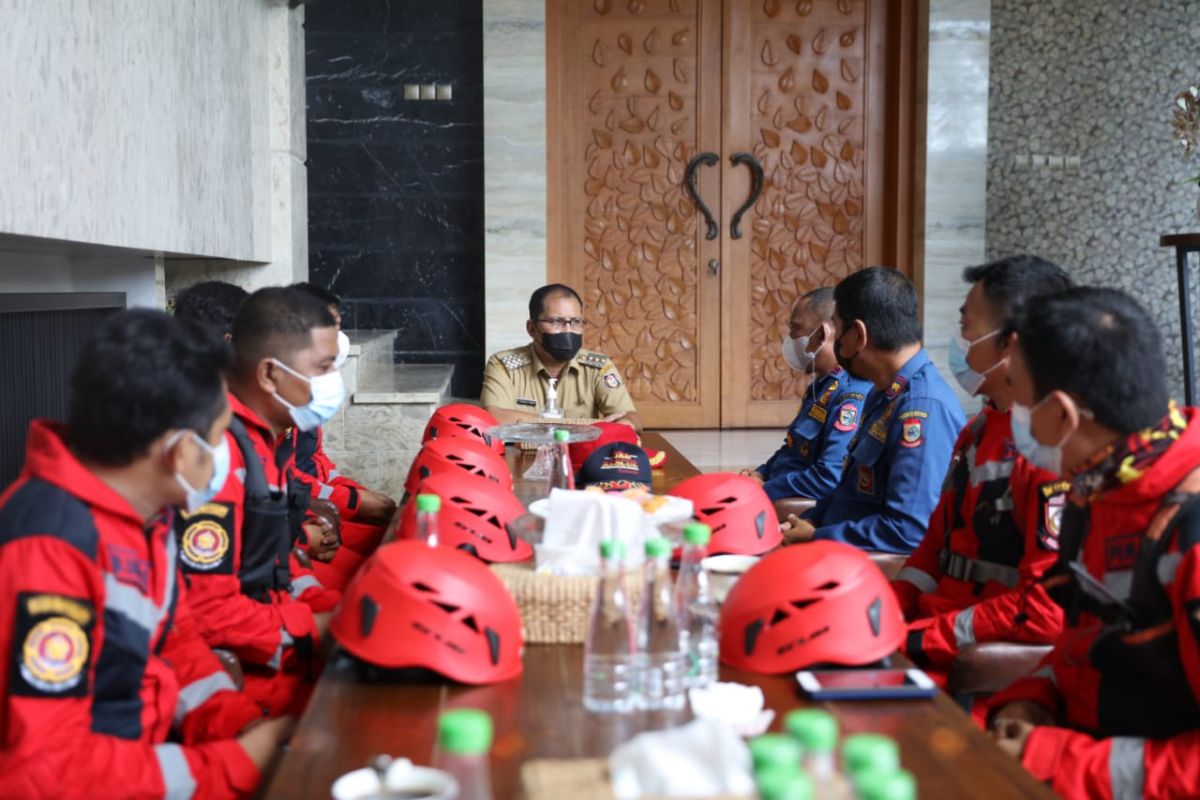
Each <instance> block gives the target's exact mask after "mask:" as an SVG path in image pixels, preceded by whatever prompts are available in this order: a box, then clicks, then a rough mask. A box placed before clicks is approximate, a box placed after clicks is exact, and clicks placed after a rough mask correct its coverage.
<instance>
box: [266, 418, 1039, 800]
mask: <svg viewBox="0 0 1200 800" xmlns="http://www.w3.org/2000/svg"><path fill="white" fill-rule="evenodd" d="M643 443H644V444H645V446H646V447H648V448H652V449H656V450H665V451H666V452H667V459H668V460H667V464H666V465H665V468H664V469H663V470H660V471H659V472H658V474H656V475H655V479H654V489H655V491H656V492H662V491H665V490H666V489H668V488H669V487H670V486H672V485H674V484H675V483H678V482H679V481H681V480H683V479H684V478H687V477H690V476H691V475H695V474H698V470H697V469H696V468H695V467H694V466H692V465H691V464H690V463H689V462H688V461H687V460H686V459H684V458H683V456H681V455H680V454H679V452H678V451H676V450H675V448H674V447H672V446H671V445H670V444H669V443H667V441H666V440H665V439H664V438H663V437H662V435H661V434H658V433H647V434H646V435H645V436H644V437H643ZM510 458H513V459H514V461H516V460H520V461H522V462H524V461H527V459H528V455H527V454H514V453H512V452H511V448H510ZM514 466H517V465H516V464H515V463H514ZM519 468H520V467H519V466H518V469H519ZM519 474H520V472H518V471H515V470H514V475H519ZM524 665H525V668H524V672H523V674H522V675H521V676H520V677H519V678H515V679H513V680H511V681H508V682H506V683H502V684H495V685H492V686H464V685H460V684H453V683H450V682H448V681H445V680H443V679H440V678H438V677H437V676H432V675H428V674H422V675H419V676H414V677H412V678H411V679H406V680H404V681H366V680H363V679H362V678H361V677H360V675H359V672H358V671H357V670H356V669H354V668H353V667H352V666H351V665H349V664H347V663H346V662H344V661H340V660H338V659H336V658H335V659H334V661H333V662H331V663H330V664H329V666H328V667H327V668H326V670H325V672H324V674H323V675H322V676H321V678H320V680H319V682H318V683H317V687H316V690H315V691H314V693H313V696H312V700H311V701H310V702H309V705H308V709H307V710H306V711H305V713H304V716H303V718H302V719H301V720H300V724H299V726H298V728H297V730H296V733H295V735H294V736H293V738H292V742H291V745H290V747H289V748H288V750H287V752H286V754H285V756H284V757H283V759H282V760H281V762H280V763H279V765H278V767H277V769H276V770H275V772H274V775H273V776H272V777H271V778H270V782H269V784H267V788H266V790H265V791H264V792H263V796H264V797H268V798H328V797H329V796H330V793H329V789H330V786H331V785H332V784H333V781H334V780H335V779H336V778H337V777H338V776H340V775H342V774H344V773H346V772H349V771H350V770H353V769H356V768H358V767H361V766H365V765H366V764H367V763H368V762H369V761H370V759H371V758H372V757H373V756H374V755H376V754H378V753H388V754H390V755H393V756H397V757H399V756H404V757H407V758H410V759H412V761H413V762H414V763H417V764H428V763H430V761H431V758H432V753H433V746H434V739H435V732H436V726H437V717H438V714H439V713H440V712H442V711H444V710H446V709H449V708H481V709H484V710H485V711H487V712H488V713H489V714H491V716H492V720H493V721H494V724H495V731H496V738H495V744H494V746H493V748H492V754H491V765H492V789H493V793H494V795H495V797H496V800H507V799H508V798H515V797H518V796H520V792H521V765H522V763H523V762H525V761H527V760H529V759H533V758H561V759H568V758H597V757H604V756H606V755H608V753H609V752H610V751H611V750H612V749H613V747H615V746H616V745H618V744H620V743H621V742H624V741H626V740H628V739H629V738H631V737H632V736H633V735H635V734H637V733H639V732H641V731H644V730H656V729H662V728H666V727H670V726H672V725H676V724H680V723H683V722H686V721H687V720H688V719H689V718H690V717H689V716H688V714H689V712H687V711H681V712H674V713H673V714H672V713H670V712H654V713H648V712H640V713H635V714H631V715H624V716H612V715H600V714H589V713H588V712H586V711H585V710H584V709H583V701H582V691H581V677H582V673H583V647H582V645H536V644H534V645H526V647H525V658H524ZM721 680H725V681H737V682H739V683H744V684H749V685H754V686H759V687H761V688H762V690H763V694H764V695H765V696H766V704H767V707H768V708H772V709H774V710H775V712H776V717H775V722H774V723H773V729H775V730H778V729H779V726H780V724H781V723H782V718H783V715H784V714H786V713H787V712H788V711H790V710H792V709H794V708H800V707H803V706H806V705H811V703H810V702H809V701H808V700H806V699H805V698H804V697H803V696H802V695H801V694H800V693H799V691H798V690H797V688H796V685H795V682H794V680H793V679H792V677H791V676H790V675H782V676H766V675H755V674H752V673H746V672H740V671H737V670H731V669H728V668H726V667H722V668H721ZM821 705H822V706H823V707H824V708H826V709H827V710H829V711H830V712H831V713H833V714H834V716H836V717H837V718H838V722H839V723H840V725H841V729H842V732H843V733H855V732H862V731H873V732H879V733H884V734H886V735H888V736H892V737H894V738H895V739H896V740H897V741H898V742H899V744H900V752H901V760H902V762H903V764H904V766H905V767H906V768H907V769H909V770H911V771H912V772H913V774H914V775H915V776H916V779H917V786H918V791H919V793H920V796H922V797H931V798H941V797H977V796H984V795H986V796H987V797H989V798H996V799H997V800H999V799H1000V798H1017V797H1053V796H1054V795H1053V794H1052V793H1051V792H1050V791H1049V790H1048V789H1047V788H1045V787H1044V786H1043V785H1042V784H1040V783H1038V782H1037V781H1035V780H1034V779H1033V778H1032V777H1030V775H1029V774H1028V773H1026V772H1025V770H1024V769H1023V768H1022V767H1021V766H1020V764H1018V763H1017V761H1016V760H1015V759H1013V758H1010V757H1009V756H1007V755H1005V754H1004V753H1002V752H1001V751H1000V750H999V748H997V747H996V746H995V745H993V744H992V742H991V740H990V739H989V738H988V737H987V736H986V735H985V734H984V733H983V732H982V731H980V730H979V729H978V728H977V727H976V726H975V725H974V723H972V722H971V720H970V719H969V718H968V717H967V716H966V715H965V714H964V713H963V712H962V710H961V709H960V708H959V707H958V706H957V705H956V704H955V703H954V701H953V700H951V699H950V698H949V697H948V696H946V695H944V694H939V695H938V696H937V697H936V698H935V699H934V700H933V701H932V702H930V701H920V700H918V701H903V702H869V703H866V702H856V703H824V704H821Z"/></svg>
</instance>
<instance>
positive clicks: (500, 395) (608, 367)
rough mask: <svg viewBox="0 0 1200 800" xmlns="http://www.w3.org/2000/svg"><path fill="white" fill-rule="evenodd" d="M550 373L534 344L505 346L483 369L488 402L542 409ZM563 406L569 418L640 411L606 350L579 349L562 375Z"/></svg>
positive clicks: (484, 397)
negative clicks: (604, 351)
mask: <svg viewBox="0 0 1200 800" xmlns="http://www.w3.org/2000/svg"><path fill="white" fill-rule="evenodd" d="M549 377H550V375H549V373H548V372H546V368H545V367H544V366H542V362H541V361H540V360H539V359H538V357H537V354H536V353H535V352H534V350H533V344H532V343H530V344H527V345H525V346H524V347H517V348H514V349H512V350H502V351H500V352H499V353H496V354H495V355H494V356H492V357H491V358H489V359H488V362H487V366H485V367H484V370H483V392H482V394H481V396H480V400H481V401H482V403H483V405H484V406H494V407H496V408H507V409H511V410H513V411H528V412H530V413H532V414H540V413H541V412H542V411H543V410H544V409H545V408H546V389H547V387H548V386H549ZM557 392H558V405H559V407H560V408H561V409H562V410H563V415H564V416H565V417H566V418H567V419H600V418H602V417H607V416H610V415H612V414H622V413H625V412H627V411H635V410H636V409H635V408H634V405H633V399H632V398H631V397H630V396H629V391H628V390H627V389H626V388H625V381H624V380H623V379H622V378H621V373H620V372H619V371H618V370H617V366H616V364H613V362H612V361H611V360H610V359H609V357H608V356H606V355H604V354H602V353H593V352H590V351H588V350H580V351H579V352H578V353H576V354H575V357H574V358H572V359H571V360H570V361H568V362H567V365H566V366H565V367H563V371H562V374H561V375H559V378H558V386H557Z"/></svg>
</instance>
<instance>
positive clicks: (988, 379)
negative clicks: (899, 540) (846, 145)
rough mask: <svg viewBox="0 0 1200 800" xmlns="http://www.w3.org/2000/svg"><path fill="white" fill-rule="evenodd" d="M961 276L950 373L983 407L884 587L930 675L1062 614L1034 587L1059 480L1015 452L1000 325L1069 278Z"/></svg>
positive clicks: (1033, 272) (1041, 264)
mask: <svg viewBox="0 0 1200 800" xmlns="http://www.w3.org/2000/svg"><path fill="white" fill-rule="evenodd" d="M963 280H964V281H966V282H967V283H969V284H971V289H970V291H968V292H967V298H966V300H965V301H964V302H963V305H962V308H961V309H959V314H960V316H959V326H960V333H959V335H958V336H956V337H954V339H952V340H951V342H950V369H951V371H952V372H953V373H954V377H955V378H956V379H957V380H958V382H959V383H960V384H961V385H962V387H963V388H964V389H965V390H966V391H967V392H968V393H970V394H972V395H980V396H982V397H983V398H984V406H983V410H982V411H980V412H979V413H978V414H976V415H975V417H974V418H973V419H972V420H971V421H970V422H968V423H967V426H966V427H965V428H963V430H962V433H960V434H959V437H958V441H957V442H956V443H955V445H954V455H953V456H952V457H951V459H950V469H949V471H948V472H947V473H946V481H945V483H944V484H943V486H942V496H941V500H940V501H939V502H938V506H937V508H936V509H935V510H934V512H933V516H932V517H931V518H930V520H929V530H928V533H926V535H925V538H924V539H923V540H922V541H921V544H920V546H919V547H918V548H917V549H916V551H915V552H914V553H913V554H912V556H911V557H910V558H909V559H908V561H907V562H905V565H904V568H903V569H902V570H901V571H900V574H899V575H898V576H897V578H896V580H895V581H893V582H892V586H893V588H894V589H895V590H896V595H897V597H899V599H900V605H901V607H902V608H903V609H904V613H905V616H906V617H907V618H908V619H909V621H910V625H909V633H908V638H907V640H906V642H905V650H906V652H907V653H908V655H909V657H911V658H912V659H913V661H915V662H916V663H917V664H919V665H920V666H922V667H924V668H926V669H927V670H930V671H931V673H932V674H933V675H934V676H935V678H941V677H944V675H945V671H946V670H947V669H948V668H949V666H950V664H951V663H953V661H954V659H955V658H956V657H957V656H958V652H959V650H960V649H961V648H963V647H966V646H967V645H971V644H974V643H976V642H986V641H1016V642H1029V643H1037V644H1041V643H1050V642H1052V641H1054V638H1055V637H1056V636H1057V635H1058V632H1059V631H1060V630H1061V629H1062V612H1061V609H1059V607H1058V606H1057V605H1055V604H1054V602H1053V601H1052V600H1050V598H1049V597H1048V596H1047V595H1046V592H1045V590H1043V589H1041V588H1040V587H1038V586H1037V585H1036V583H1035V580H1036V579H1037V578H1039V577H1041V574H1042V573H1043V572H1045V571H1046V569H1047V568H1048V567H1049V566H1050V565H1051V564H1053V563H1054V558H1055V554H1056V553H1057V551H1058V521H1059V518H1060V516H1061V512H1062V504H1063V502H1064V501H1065V499H1066V494H1065V484H1064V482H1063V481H1062V480H1061V479H1060V478H1059V477H1058V476H1057V475H1054V474H1052V473H1049V472H1046V471H1045V470H1040V469H1037V468H1036V467H1033V466H1031V465H1030V464H1029V463H1028V462H1027V461H1026V460H1025V459H1023V458H1021V457H1020V456H1019V455H1018V454H1017V450H1016V447H1015V446H1014V445H1013V439H1012V426H1011V424H1010V420H1009V406H1010V405H1011V403H1012V389H1011V387H1010V386H1009V385H1008V361H1009V355H1010V354H1011V352H1012V350H1013V349H1014V348H1015V346H1016V336H1015V335H1014V334H1013V333H1012V332H1011V330H1008V328H1009V325H1010V324H1011V322H1010V321H1011V319H1012V315H1013V313H1014V312H1015V311H1016V310H1018V309H1020V308H1022V307H1023V306H1024V305H1025V303H1026V302H1028V300H1029V299H1030V298H1031V297H1034V296H1036V295H1039V294H1045V293H1048V292H1059V291H1062V290H1063V289H1066V288H1067V287H1069V286H1070V285H1071V281H1070V279H1069V278H1068V277H1067V274H1066V273H1065V272H1063V271H1062V269H1061V268H1059V267H1058V266H1056V265H1054V264H1051V263H1049V262H1048V261H1044V260H1042V259H1040V258H1037V257H1034V256H1014V257H1012V258H1006V259H1003V260H1001V261H995V262H992V263H990V264H983V265H981V266H977V267H968V268H967V269H966V270H964V271H963Z"/></svg>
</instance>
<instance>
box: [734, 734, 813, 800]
mask: <svg viewBox="0 0 1200 800" xmlns="http://www.w3.org/2000/svg"><path fill="white" fill-rule="evenodd" d="M748 747H749V749H750V759H751V761H752V763H753V765H754V783H755V785H756V786H757V788H758V796H759V798H760V800H812V781H811V780H810V779H809V777H808V776H807V775H806V774H804V771H803V770H802V769H801V768H800V758H801V754H802V748H801V747H800V743H799V742H797V741H796V740H795V739H793V738H791V737H790V736H782V735H780V734H775V733H768V734H766V735H765V736H758V737H756V738H754V739H751V740H750V742H749V743H748Z"/></svg>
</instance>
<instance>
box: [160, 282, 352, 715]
mask: <svg viewBox="0 0 1200 800" xmlns="http://www.w3.org/2000/svg"><path fill="white" fill-rule="evenodd" d="M233 346H234V362H233V366H232V367H231V368H230V370H229V371H228V375H229V387H230V392H231V394H230V400H229V402H230V406H231V407H232V409H233V414H234V418H233V421H232V422H231V423H230V426H229V432H228V433H227V434H226V437H225V438H226V441H227V442H228V446H229V452H230V464H231V467H232V469H231V470H230V474H229V477H228V479H227V480H226V481H225V484H224V486H223V487H222V488H221V490H220V492H218V494H217V496H216V497H215V498H214V499H213V501H212V502H210V503H207V504H206V505H204V506H203V507H202V508H200V509H199V510H197V512H196V513H194V514H191V515H189V516H187V517H186V518H184V519H181V520H180V521H179V523H178V524H177V526H176V527H177V532H178V535H179V538H180V557H181V561H182V565H183V570H184V572H185V574H186V575H187V577H188V583H189V586H190V594H189V598H190V600H191V603H192V606H193V608H194V610H195V614H196V617H197V619H198V621H199V622H200V626H201V629H202V631H203V634H204V637H205V640H206V641H207V642H208V643H209V644H210V645H211V646H213V647H221V648H225V649H228V650H231V651H232V652H233V653H234V654H235V655H237V656H238V658H239V659H240V660H241V661H242V663H243V668H244V670H245V672H246V691H247V693H249V694H250V695H251V696H253V697H254V698H255V699H256V700H258V701H259V702H261V703H262V704H263V705H264V706H266V707H267V708H269V709H271V710H272V711H277V712H282V711H285V710H286V711H292V712H296V711H299V710H300V709H301V708H302V707H303V705H304V703H305V702H306V701H307V697H308V694H309V692H310V691H311V688H312V684H311V678H312V677H313V672H314V658H315V646H316V644H317V643H318V641H319V640H320V639H321V638H322V637H323V636H324V634H325V630H326V628H327V626H328V621H329V613H328V611H329V610H330V609H331V608H332V605H333V604H334V603H335V602H336V593H327V592H322V587H321V586H320V583H319V581H317V580H316V578H315V577H313V576H312V574H311V573H307V574H296V572H294V566H295V565H294V562H293V563H291V564H290V563H289V561H290V559H291V550H292V544H293V541H292V532H291V525H290V522H289V514H290V512H291V511H292V506H293V505H294V503H293V499H294V496H295V490H292V492H291V495H292V498H291V499H290V498H289V475H290V471H291V469H292V459H293V457H294V452H293V450H292V448H291V446H290V443H289V442H288V440H287V431H288V429H289V428H291V427H293V426H296V427H306V428H309V429H311V428H313V427H315V426H316V425H318V424H320V423H321V422H322V421H323V419H327V418H328V416H332V414H333V413H334V412H335V411H336V410H337V408H338V406H339V405H340V404H341V402H342V398H343V394H344V392H343V389H342V385H341V376H340V375H339V373H338V372H337V370H336V369H334V366H333V363H334V360H335V358H336V356H337V330H336V328H335V326H334V321H333V319H332V317H330V315H329V312H328V310H326V308H325V307H324V306H323V305H322V304H321V303H320V302H318V301H316V300H314V299H313V298H312V297H310V296H308V295H307V294H305V293H303V292H300V291H297V290H296V289H290V288H269V289H260V290H259V291H257V292H255V293H254V294H252V295H251V296H250V297H249V298H247V299H246V300H245V302H243V303H242V306H241V308H240V309H239V310H238V314H237V317H236V318H235V319H234V323H233ZM310 592H311V593H318V596H319V597H323V596H332V598H333V602H330V603H326V604H324V605H322V604H320V603H317V601H315V600H312V599H311V598H310V597H308V593H310ZM302 600H303V601H306V602H302ZM310 600H311V602H308V601H310Z"/></svg>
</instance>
